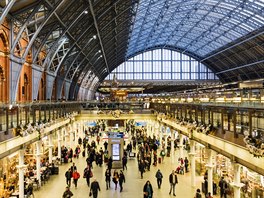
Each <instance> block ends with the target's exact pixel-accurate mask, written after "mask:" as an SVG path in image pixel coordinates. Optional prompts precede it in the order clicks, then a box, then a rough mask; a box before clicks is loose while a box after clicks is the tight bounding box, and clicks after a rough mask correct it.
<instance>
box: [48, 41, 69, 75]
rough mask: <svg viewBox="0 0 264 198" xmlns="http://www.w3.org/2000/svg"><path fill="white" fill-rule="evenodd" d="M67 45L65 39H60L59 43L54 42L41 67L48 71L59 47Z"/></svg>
mask: <svg viewBox="0 0 264 198" xmlns="http://www.w3.org/2000/svg"><path fill="white" fill-rule="evenodd" d="M66 42H67V43H68V39H67V38H66V37H63V38H60V41H59V42H56V46H54V45H53V47H52V49H50V51H49V54H48V55H47V56H46V58H45V61H44V64H43V67H44V68H45V69H46V70H47V71H49V70H48V69H49V67H50V65H51V64H52V60H53V59H54V57H55V56H56V55H57V54H58V52H59V50H60V49H61V47H62V46H63V45H64V43H66Z"/></svg>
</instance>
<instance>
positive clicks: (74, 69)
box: [65, 35, 96, 79]
mask: <svg viewBox="0 0 264 198" xmlns="http://www.w3.org/2000/svg"><path fill="white" fill-rule="evenodd" d="M94 39H96V36H95V35H94V36H93V37H92V38H90V39H89V41H88V42H87V43H86V45H85V46H83V48H82V49H83V50H84V49H85V48H86V47H87V46H88V45H89V44H90V43H91V42H92V41H93V40H94ZM81 53H82V51H79V52H78V54H76V55H75V58H74V59H73V61H72V62H70V63H69V64H70V66H69V69H68V70H67V72H66V74H65V77H66V78H68V79H72V78H73V76H74V75H75V73H76V71H77V69H78V68H79V66H80V65H81V64H76V67H74V63H75V61H77V59H78V57H79V56H80V54H81ZM84 60H85V59H84ZM68 74H69V75H68Z"/></svg>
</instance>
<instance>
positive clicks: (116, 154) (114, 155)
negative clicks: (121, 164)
mask: <svg viewBox="0 0 264 198" xmlns="http://www.w3.org/2000/svg"><path fill="white" fill-rule="evenodd" d="M119 151H120V144H113V145H112V158H113V160H115V161H119V160H120V155H119Z"/></svg>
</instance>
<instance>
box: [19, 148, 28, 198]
mask: <svg viewBox="0 0 264 198" xmlns="http://www.w3.org/2000/svg"><path fill="white" fill-rule="evenodd" d="M24 155H25V150H24V149H22V150H19V151H18V158H19V164H18V166H17V169H18V174H19V184H18V185H19V198H24V169H25V168H26V167H27V165H25V164H24Z"/></svg>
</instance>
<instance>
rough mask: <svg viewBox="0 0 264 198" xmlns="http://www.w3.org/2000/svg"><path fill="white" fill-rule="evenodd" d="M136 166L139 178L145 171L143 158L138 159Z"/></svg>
mask: <svg viewBox="0 0 264 198" xmlns="http://www.w3.org/2000/svg"><path fill="white" fill-rule="evenodd" d="M138 168H139V171H140V175H141V179H143V173H144V171H145V164H144V161H143V160H140V162H139V166H138Z"/></svg>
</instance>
